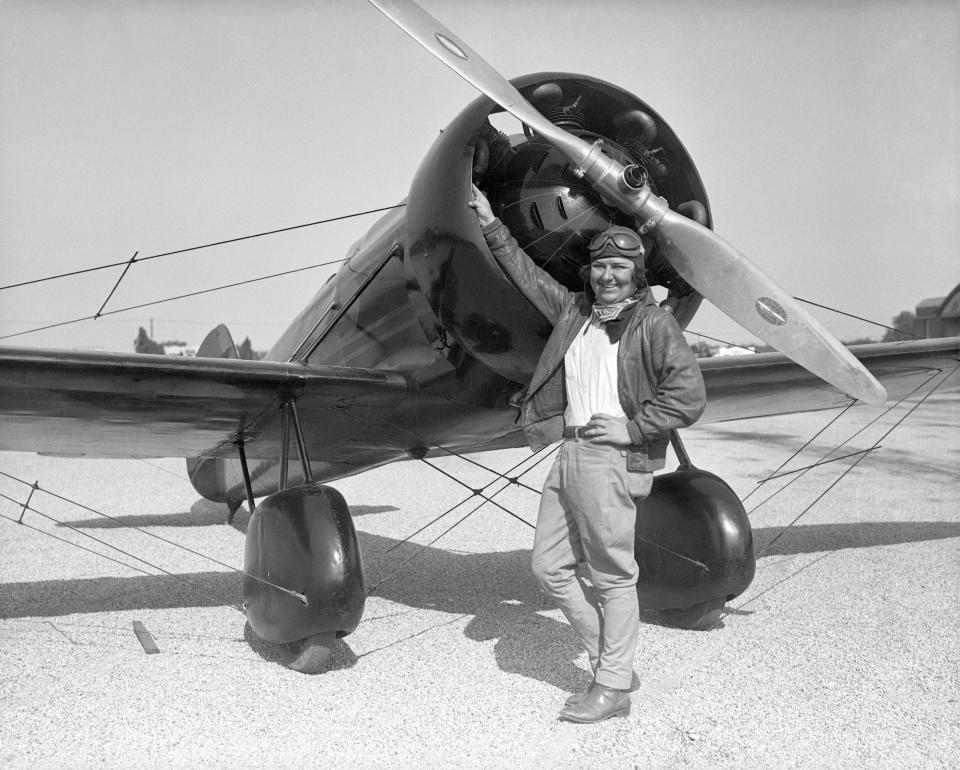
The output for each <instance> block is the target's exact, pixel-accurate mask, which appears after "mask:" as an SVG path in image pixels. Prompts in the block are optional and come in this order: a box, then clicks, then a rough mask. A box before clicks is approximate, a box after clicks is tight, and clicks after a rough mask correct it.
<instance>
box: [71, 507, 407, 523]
mask: <svg viewBox="0 0 960 770" xmlns="http://www.w3.org/2000/svg"><path fill="white" fill-rule="evenodd" d="M396 510H399V509H398V508H397V507H396V506H393V505H351V506H350V515H351V516H353V517H354V518H356V517H359V516H367V515H370V514H374V513H387V512H389V511H396ZM249 518H250V516H249V514H248V513H247V511H246V509H245V508H241V509H240V510H238V511H237V520H238V521H239V520H240V519H243V520H244V526H246V524H245V522H246V520H247V519H249ZM226 521H227V507H226V505H225V504H223V503H213V502H210V501H209V500H198V501H197V502H196V503H194V504H193V505H192V506H191V507H190V510H189V511H186V512H184V513H153V514H142V515H137V516H109V517H107V516H103V517H101V518H97V519H89V518H88V519H75V520H73V521H60V522H58V526H61V527H68V528H70V529H125V528H129V527H209V526H210V525H212V524H224V523H226Z"/></svg>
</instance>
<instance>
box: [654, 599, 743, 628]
mask: <svg viewBox="0 0 960 770" xmlns="http://www.w3.org/2000/svg"><path fill="white" fill-rule="evenodd" d="M726 603H727V602H726V599H725V598H724V597H722V596H721V597H720V598H717V599H708V600H707V601H705V602H700V603H698V604H693V605H691V606H689V607H681V608H680V609H676V610H660V615H661V617H662V618H663V619H664V620H665V621H667V622H668V623H669V624H670V625H672V626H678V627H679V628H686V629H689V630H691V631H706V630H707V629H708V628H712V627H713V626H715V625H716V623H717V621H718V620H720V616H721V615H722V614H723V608H724V606H725V605H726Z"/></svg>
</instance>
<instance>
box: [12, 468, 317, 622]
mask: <svg viewBox="0 0 960 770" xmlns="http://www.w3.org/2000/svg"><path fill="white" fill-rule="evenodd" d="M0 475H3V476H6V477H7V478H9V479H12V480H13V481H16V482H19V483H21V484H26V485H27V486H30V487H32V488H33V489H35V490H36V491H38V492H43V493H44V494H47V495H50V496H51V497H54V498H56V499H58V500H62V501H63V502H66V503H70V504H71V505H75V506H77V507H78V508H81V509H83V510H85V511H89V512H90V513H93V514H95V515H96V516H100V517H103V518H105V519H109V520H111V521H117V519H116V518H115V517H113V516H110V515H109V514H106V513H103V512H102V511H98V510H96V509H94V508H91V507H89V506H87V505H84V504H83V503H79V502H77V501H76V500H71V499H70V498H68V497H64V496H62V495H58V494H57V493H55V492H51V491H50V490H47V489H44V488H43V487H41V486H40V485H39V484H36V483H35V484H30V483H29V482H28V481H24V480H23V479H20V478H17V477H16V476H13V475H11V474H9V473H6V472H4V471H0ZM0 497H2V498H4V499H6V500H8V501H10V502H12V503H15V504H16V505H20V506H22V507H23V508H24V510H29V511H31V512H32V513H35V514H37V515H38V516H42V517H43V518H45V519H48V520H50V521H52V522H54V523H55V524H57V525H58V526H61V527H66V528H67V529H70V530H72V531H74V532H76V533H77V534H79V535H83V536H84V537H87V538H89V539H91V540H93V541H94V542H96V543H99V544H101V545H104V546H106V547H107V548H110V549H113V550H115V551H119V552H120V553H122V554H124V555H125V556H129V557H130V558H131V559H136V560H137V561H139V562H142V563H144V564H146V565H147V566H148V567H151V568H152V569H155V570H157V571H158V572H162V573H164V574H165V575H168V576H170V577H173V578H176V579H177V580H180V581H182V582H185V583H187V584H188V585H190V586H192V587H193V588H194V589H195V590H197V591H200V592H204V590H203V589H202V588H200V587H199V586H197V585H195V584H194V583H192V582H191V581H189V580H187V579H186V578H184V577H183V576H181V575H178V574H176V573H174V572H170V571H168V570H166V569H164V568H163V567H159V566H157V565H155V564H151V563H150V562H148V561H146V560H144V559H141V558H140V557H138V556H136V555H134V554H132V553H127V552H126V551H123V550H122V549H120V548H117V547H116V546H114V545H112V544H110V543H108V542H107V541H106V540H102V539H100V538H97V537H94V536H93V535H91V534H90V533H88V532H84V531H82V530H81V529H78V528H77V527H73V526H71V525H70V524H67V523H66V522H63V521H60V520H59V519H56V518H54V517H53V516H50V515H48V514H45V513H43V512H42V511H39V510H37V509H36V508H34V507H33V506H31V505H28V504H25V503H21V502H19V501H18V500H15V499H14V498H12V497H9V496H8V495H5V494H3V493H2V492H0ZM3 518H5V519H7V520H9V521H13V522H14V523H22V522H17V520H16V519H11V518H10V517H9V516H4V517H3ZM31 529H34V530H36V531H38V532H42V533H44V534H47V535H50V536H51V537H54V538H55V539H57V540H62V541H63V542H66V543H70V544H71V545H77V546H78V547H82V546H79V545H78V544H77V543H74V542H73V541H70V540H65V539H64V538H61V537H57V536H56V535H53V534H52V533H50V532H47V531H46V530H42V529H38V528H37V527H31ZM129 529H133V530H134V531H136V532H139V533H141V534H143V535H147V536H149V537H152V538H154V539H156V540H159V541H161V542H163V543H166V544H167V545H170V546H172V547H174V548H178V549H180V550H181V551H186V552H187V553H190V554H193V555H194V556H198V557H200V558H201V559H206V560H207V561H209V562H211V563H213V564H216V565H218V566H220V567H225V568H226V569H228V570H230V571H231V572H235V573H237V574H239V575H243V576H244V577H249V578H251V579H252V580H255V581H257V582H259V583H263V584H264V585H268V586H270V587H271V588H275V589H276V590H278V591H282V592H283V593H285V594H288V595H290V596H293V597H294V598H296V599H298V600H299V601H300V602H301V603H303V604H307V599H306V597H305V596H304V595H303V594H302V593H301V592H299V591H294V590H292V589H289V588H284V587H283V586H280V585H277V584H275V583H272V582H271V581H269V580H266V579H264V578H261V577H259V576H258V575H253V574H251V573H249V572H247V571H246V570H241V569H237V568H236V567H234V566H232V565H230V564H226V563H224V562H222V561H219V560H218V559H214V558H213V557H212V556H209V555H207V554H204V553H200V552H199V551H195V550H194V549H192V548H188V547H187V546H185V545H182V544H181V543H177V542H176V541H174V540H170V539H168V538H165V537H162V536H161V535H158V534H156V533H154V532H150V531H148V530H146V529H143V528H142V527H129ZM83 550H86V551H91V549H88V548H83ZM91 553H97V552H96V551H91ZM99 555H101V556H103V555H104V554H99ZM106 558H108V559H110V560H111V561H116V559H113V558H111V557H109V556H107V557H106ZM121 563H122V562H121ZM125 566H129V567H130V568H131V569H136V570H137V571H140V572H143V570H140V569H138V568H137V567H134V566H132V565H125ZM143 574H145V575H150V576H151V577H153V575H151V573H147V572H144V573H143ZM207 593H208V596H211V595H210V594H209V592H207ZM231 606H235V605H231ZM241 611H242V610H241Z"/></svg>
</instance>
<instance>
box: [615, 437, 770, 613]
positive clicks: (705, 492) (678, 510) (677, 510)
mask: <svg viewBox="0 0 960 770" xmlns="http://www.w3.org/2000/svg"><path fill="white" fill-rule="evenodd" d="M678 445H679V439H676V441H675V443H674V448H675V449H678ZM677 454H678V456H679V457H680V458H681V463H682V464H681V467H680V470H678V471H676V472H674V473H665V474H663V475H661V476H657V477H656V478H655V479H654V481H653V489H652V490H651V492H650V495H649V496H648V497H646V498H644V499H643V500H640V501H639V502H638V503H637V529H636V542H635V550H634V553H635V554H636V559H637V564H638V566H639V567H640V577H639V579H638V581H637V595H638V598H639V600H640V606H641V607H642V608H644V609H653V610H659V611H660V615H661V617H662V618H663V619H664V620H665V621H666V622H668V623H670V624H671V625H675V626H679V627H681V628H689V629H697V630H704V629H707V628H710V627H711V626H713V625H715V624H716V622H717V621H718V620H719V619H720V616H721V615H722V613H723V608H724V605H725V604H726V603H727V602H728V601H729V600H730V599H733V598H734V597H736V596H739V595H740V594H741V593H743V592H744V591H745V590H746V589H747V587H748V586H749V585H750V582H751V581H752V580H753V575H754V572H755V570H756V560H755V557H754V554H753V533H752V531H751V529H750V521H749V519H748V518H747V514H746V511H745V510H744V508H743V504H742V503H741V502H740V498H738V497H737V494H736V493H735V492H734V491H733V490H732V489H731V488H730V487H729V486H728V485H727V484H726V482H724V481H723V479H721V478H720V477H718V476H715V475H714V474H712V473H708V472H707V471H702V470H699V469H697V468H694V467H693V466H692V465H691V464H690V462H689V458H687V456H686V453H685V452H683V450H682V445H680V446H679V450H678V452H677Z"/></svg>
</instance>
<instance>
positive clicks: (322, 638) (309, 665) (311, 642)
mask: <svg viewBox="0 0 960 770" xmlns="http://www.w3.org/2000/svg"><path fill="white" fill-rule="evenodd" d="M336 638H337V635H336V634H334V633H325V634H314V635H313V636H308V637H307V638H306V639H301V640H300V642H299V643H297V642H294V643H292V644H291V645H290V646H291V647H294V648H296V647H298V648H299V651H296V650H295V654H294V657H293V659H292V660H290V661H289V662H288V663H287V664H286V666H287V668H289V669H292V670H293V671H299V672H300V673H301V674H319V673H320V672H321V671H323V670H324V669H325V668H326V665H327V661H328V660H329V659H330V655H331V652H332V650H333V643H334V641H336Z"/></svg>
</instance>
